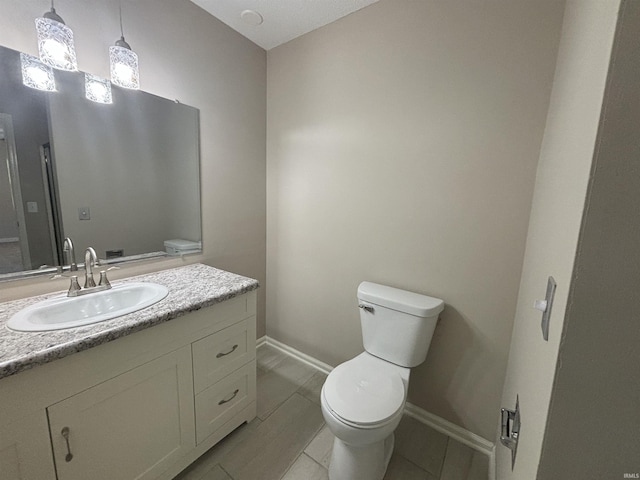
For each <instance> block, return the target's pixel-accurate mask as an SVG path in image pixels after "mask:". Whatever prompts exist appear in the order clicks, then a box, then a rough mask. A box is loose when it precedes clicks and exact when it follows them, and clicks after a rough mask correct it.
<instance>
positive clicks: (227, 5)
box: [191, 0, 378, 50]
mask: <svg viewBox="0 0 640 480" xmlns="http://www.w3.org/2000/svg"><path fill="white" fill-rule="evenodd" d="M191 1H192V2H193V3H195V4H196V5H198V6H200V7H201V8H203V9H205V10H206V11H207V12H209V13H210V14H211V15H213V16H214V17H216V18H218V19H219V20H221V21H223V22H224V23H226V24H227V25H229V26H230V27H231V28H233V29H234V30H236V31H237V32H239V33H241V34H242V35H244V36H245V37H247V38H248V39H249V40H251V41H252V42H254V43H256V44H258V45H260V46H261V47H262V48H264V49H265V50H270V49H272V48H274V47H277V46H278V45H281V44H283V43H285V42H288V41H289V40H293V39H294V38H296V37H299V36H300V35H304V34H305V33H308V32H310V31H312V30H315V29H316V28H320V27H322V26H323V25H327V24H328V23H331V22H334V21H336V20H338V19H339V18H341V17H344V16H345V15H349V14H350V13H353V12H355V11H357V10H360V9H361V8H364V7H366V6H367V5H371V4H372V3H376V2H377V1H378V0H268V1H265V0H191ZM243 12H244V13H243ZM261 20H262V23H260V21H261Z"/></svg>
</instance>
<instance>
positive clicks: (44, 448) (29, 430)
mask: <svg viewBox="0 0 640 480" xmlns="http://www.w3.org/2000/svg"><path fill="white" fill-rule="evenodd" d="M0 478H2V480H35V479H37V480H55V478H56V474H55V468H54V465H53V456H52V454H51V443H50V442H49V428H48V425H47V416H46V413H45V411H44V410H41V411H39V412H34V413H32V414H29V415H26V416H23V417H18V418H15V419H14V420H13V421H10V422H6V423H2V424H0Z"/></svg>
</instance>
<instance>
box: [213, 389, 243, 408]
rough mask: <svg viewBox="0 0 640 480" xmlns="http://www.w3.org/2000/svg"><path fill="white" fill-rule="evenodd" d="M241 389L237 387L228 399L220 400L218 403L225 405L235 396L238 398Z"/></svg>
mask: <svg viewBox="0 0 640 480" xmlns="http://www.w3.org/2000/svg"><path fill="white" fill-rule="evenodd" d="M239 391H240V390H239V389H237V388H236V391H235V392H233V395H231V396H230V397H229V398H227V399H226V400H220V401H219V402H218V405H224V404H225V403H229V402H230V401H231V400H233V399H234V398H236V395H238V392H239Z"/></svg>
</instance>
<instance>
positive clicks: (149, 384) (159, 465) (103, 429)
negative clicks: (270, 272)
mask: <svg viewBox="0 0 640 480" xmlns="http://www.w3.org/2000/svg"><path fill="white" fill-rule="evenodd" d="M255 312H256V292H255V291H251V292H248V293H245V294H243V295H240V296H238V297H236V298H233V299H230V300H226V301H224V302H221V303H219V304H216V305H214V306H212V307H208V308H204V309H202V310H198V311H195V312H192V313H189V314H187V315H184V316H182V317H179V318H176V319H174V320H171V321H168V322H165V323H161V324H159V325H156V326H154V327H150V328H148V329H145V330H142V331H140V332H137V333H134V334H131V335H128V336H125V337H122V338H120V339H118V340H114V341H112V342H109V343H105V344H103V345H100V346H97V347H94V348H91V349H88V350H85V351H82V352H80V353H77V354H74V355H70V356H67V357H65V358H62V359H60V360H56V361H54V362H51V363H48V364H45V365H42V366H39V367H36V368H34V369H32V370H27V371H24V372H21V373H18V374H16V375H13V376H10V377H7V378H5V379H2V380H0V405H1V406H2V408H0V478H1V479H2V480H26V479H29V480H48V479H51V480H56V479H57V480H80V479H82V480H87V479H91V480H101V479H105V480H107V479H108V480H113V479H118V480H134V479H136V480H151V479H162V480H168V479H171V478H173V477H174V476H175V475H177V474H178V473H179V472H180V471H181V470H183V469H184V468H185V467H186V466H188V465H189V464H190V463H192V462H193V461H194V460H195V459H196V458H198V457H199V456H200V455H202V454H203V453H204V452H206V451H207V450H208V449H209V448H211V447H212V446H213V445H214V444H215V443H217V442H218V441H220V440H221V439H222V438H224V437H225V436H226V435H227V434H229V433H230V432H231V431H232V430H234V429H235V428H236V427H238V426H239V425H240V424H242V423H244V422H245V421H249V420H251V419H253V418H254V417H255V413H256V404H255V400H256V363H255V352H256V348H255V347H256V344H255V337H256V325H255ZM5 407H7V408H5Z"/></svg>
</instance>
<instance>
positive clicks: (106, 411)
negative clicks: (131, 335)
mask: <svg viewBox="0 0 640 480" xmlns="http://www.w3.org/2000/svg"><path fill="white" fill-rule="evenodd" d="M47 411H48V414H49V427H50V431H51V439H52V443H53V451H54V457H55V462H56V470H57V472H58V479H59V480H87V479H91V480H100V479H104V480H114V479H118V480H133V479H139V480H146V479H153V478H156V477H158V476H159V475H160V474H161V473H162V472H164V471H165V470H166V469H167V468H169V467H170V466H171V465H172V464H173V463H175V462H176V461H178V460H179V459H180V458H181V457H182V456H184V455H185V454H186V453H187V452H189V451H190V450H191V449H193V448H194V447H195V432H194V410H193V379H192V370H191V352H190V348H189V346H186V347H183V348H181V349H180V350H176V351H175V352H172V353H169V354H166V355H164V356H162V357H160V358H157V359H155V360H153V361H151V362H149V363H146V364H144V365H141V366H140V367H137V368H135V369H133V370H130V371H129V372H126V373H123V374H122V375H119V376H117V377H115V378H112V379H110V380H107V381H106V382H104V383H101V384H99V385H97V386H95V387H92V388H90V389H88V390H85V391H83V392H81V393H78V394H77V395H74V396H73V397H70V398H68V399H66V400H63V401H61V402H59V403H57V404H55V405H52V406H50V407H49V408H48V409H47Z"/></svg>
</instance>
